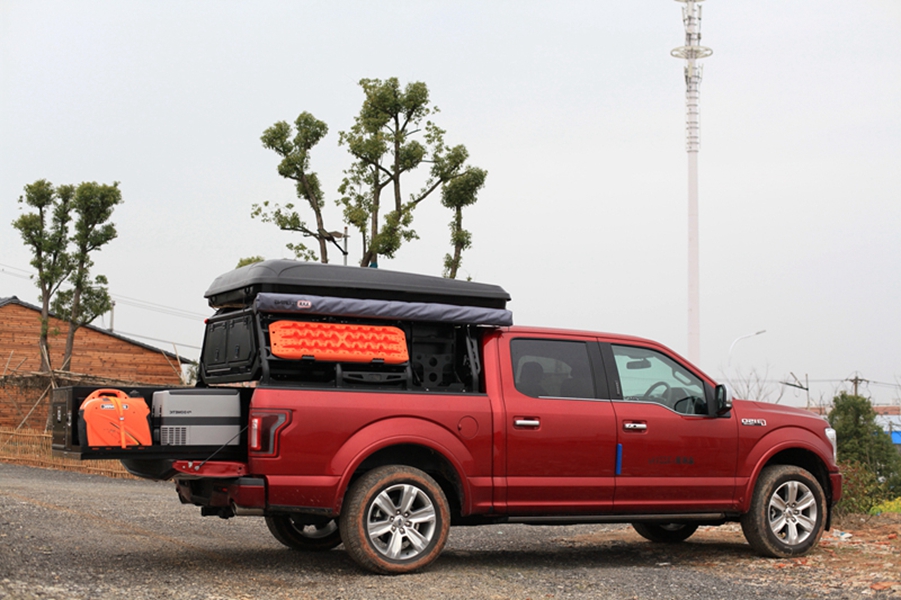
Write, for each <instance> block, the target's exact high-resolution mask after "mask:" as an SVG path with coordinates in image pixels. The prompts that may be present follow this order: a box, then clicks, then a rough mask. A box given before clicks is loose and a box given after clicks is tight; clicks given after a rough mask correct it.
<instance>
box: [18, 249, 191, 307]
mask: <svg viewBox="0 0 901 600" xmlns="http://www.w3.org/2000/svg"><path fill="white" fill-rule="evenodd" d="M0 267H3V268H0V273H4V274H6V275H10V276H12V277H18V278H19V279H33V278H34V274H33V273H32V272H31V271H28V270H26V269H20V268H19V267H14V266H12V265H7V264H4V263H0ZM6 269H12V270H13V271H19V273H10V272H8V271H7V270H6ZM20 273H21V274H20ZM110 298H112V299H113V300H115V301H116V302H120V303H122V304H125V305H127V306H133V307H135V308H142V309H144V310H149V311H153V312H158V313H161V314H164V315H169V316H170V317H181V318H183V319H192V320H203V319H206V318H207V317H208V316H209V315H205V314H202V313H197V312H192V311H190V310H184V309H181V308H176V307H174V306H166V305H164V304H157V303H155V302H148V301H146V300H140V299H138V298H129V297H128V296H121V295H119V294H110Z"/></svg>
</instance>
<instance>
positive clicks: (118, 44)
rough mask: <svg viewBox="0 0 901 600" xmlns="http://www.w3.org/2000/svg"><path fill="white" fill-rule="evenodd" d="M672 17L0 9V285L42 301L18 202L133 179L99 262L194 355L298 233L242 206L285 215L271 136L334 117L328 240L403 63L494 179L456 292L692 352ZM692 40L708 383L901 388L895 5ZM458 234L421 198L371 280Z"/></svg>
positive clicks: (735, 12) (498, 6)
mask: <svg viewBox="0 0 901 600" xmlns="http://www.w3.org/2000/svg"><path fill="white" fill-rule="evenodd" d="M681 6H682V4H680V3H678V2H674V1H672V0H629V1H628V2H607V1H601V2H598V1H578V2H576V1H557V2H554V3H550V2H538V1H534V2H533V1H523V0H517V1H515V2H513V1H510V2H503V1H495V2H484V1H477V2H470V1H461V0H455V1H454V2H438V1H423V0H415V1H413V0H411V1H408V2H401V1H383V2H364V1H362V0H360V1H353V2H351V1H348V2H342V1H337V0H336V1H328V2H299V1H298V2H287V1H285V2H276V1H270V2H266V1H262V2H261V1H255V2H250V1H247V2H238V1H215V2H213V1H209V2H204V1H193V2H181V1H179V2H174V1H154V2H149V1H147V2H138V1H134V2H119V1H107V2H102V1H97V2H87V1H71V0H66V1H60V2H46V1H42V0H27V1H18V0H0V297H4V296H11V295H16V296H19V297H20V298H21V299H23V300H26V301H29V302H36V301H37V289H36V288H35V287H34V285H33V283H32V282H30V281H29V280H28V279H27V274H28V273H29V272H31V267H30V266H29V260H30V255H29V253H28V251H27V250H26V248H25V247H24V246H23V244H22V241H21V239H20V237H19V234H18V232H17V231H16V230H15V229H13V228H12V226H11V225H10V223H11V222H12V221H13V220H14V219H15V218H17V216H18V215H19V214H21V213H20V210H19V205H18V204H17V202H16V200H17V199H18V197H19V196H20V195H21V194H22V188H23V186H25V185H26V184H28V183H31V182H33V181H35V180H37V179H41V178H46V179H48V180H50V181H51V182H53V183H54V184H63V183H78V182H81V181H98V182H101V183H112V182H113V181H119V182H121V183H120V185H121V189H122V194H123V199H124V203H123V204H122V205H121V206H120V207H118V208H117V209H116V212H115V215H114V218H113V221H114V222H115V223H116V226H117V228H118V231H119V237H118V239H116V240H115V241H114V242H112V243H111V244H110V245H109V246H108V247H106V248H104V249H103V251H102V252H101V253H100V254H99V255H98V256H97V257H96V268H95V272H96V273H103V274H105V275H106V276H107V277H108V278H109V280H110V288H111V292H112V294H113V296H114V298H116V299H117V307H116V313H115V329H116V330H117V331H120V332H124V333H130V334H134V335H140V336H143V337H142V338H140V339H141V340H142V341H145V342H148V343H153V344H155V345H158V346H160V347H163V348H166V349H171V348H172V345H171V342H177V343H178V344H180V345H179V346H178V349H179V352H181V353H182V354H185V355H187V356H190V357H196V355H197V353H198V351H197V350H196V349H195V348H192V346H194V347H196V346H199V345H200V341H201V339H202V335H203V323H202V317H203V315H208V314H210V311H209V309H208V308H207V306H206V303H205V300H204V298H203V293H204V291H205V290H206V289H207V287H208V286H209V284H210V282H211V281H212V280H213V278H214V277H216V276H217V275H219V274H221V273H223V272H225V271H228V270H230V269H232V268H233V267H234V266H235V263H236V262H237V260H238V259H239V258H241V257H244V256H249V255H263V256H265V257H267V258H279V257H289V256H290V252H289V251H288V250H286V249H285V244H286V243H288V242H290V241H292V240H294V241H297V240H296V238H293V237H292V236H291V235H289V234H287V233H283V232H279V231H277V230H276V229H275V228H274V227H273V226H272V225H267V224H263V223H260V222H259V221H255V220H252V219H251V217H250V210H251V205H252V204H254V203H258V202H262V201H265V200H270V201H274V202H281V203H285V202H290V201H292V200H293V199H294V188H293V186H292V185H291V183H290V182H288V181H287V180H284V179H282V178H281V177H279V176H278V173H277V172H276V165H277V163H278V158H277V156H276V155H275V154H274V153H273V152H271V151H269V150H266V149H264V148H263V147H262V145H261V143H260V135H261V134H262V132H263V130H264V129H266V128H267V127H269V126H270V125H272V124H273V123H274V122H276V121H279V120H286V121H289V122H291V121H293V120H294V119H295V118H296V117H297V115H298V114H299V113H300V112H302V111H309V112H311V113H313V114H314V115H315V116H316V117H317V118H319V119H321V120H323V121H325V122H326V123H327V124H328V125H329V134H328V136H327V137H326V138H325V139H324V140H323V141H322V142H321V143H320V144H319V146H317V147H316V149H315V150H314V153H313V157H312V168H313V169H314V170H315V171H317V172H318V173H319V175H320V178H321V180H322V182H323V187H324V189H325V190H326V192H327V195H328V197H329V199H330V201H329V208H328V210H329V213H328V228H329V229H340V228H341V227H343V224H342V223H341V221H340V212H339V211H338V209H337V208H335V207H334V206H333V204H332V202H331V199H334V198H335V197H337V195H338V194H337V191H336V188H337V186H338V184H339V183H340V179H341V176H342V170H343V169H344V168H346V167H347V166H348V165H349V162H350V161H349V157H348V155H347V153H346V150H345V149H344V148H341V147H339V146H338V144H337V139H338V132H339V131H342V130H346V129H348V128H349V127H350V126H351V124H352V122H353V117H354V115H355V114H356V112H357V111H358V110H359V107H360V103H361V101H362V93H361V91H360V88H359V86H358V85H357V82H358V81H359V80H360V79H362V78H380V79H386V78H389V77H398V78H399V79H400V80H401V82H402V83H407V82H410V81H424V82H426V83H427V84H428V86H429V90H430V93H431V98H432V100H433V102H434V103H435V104H436V105H438V106H439V107H440V108H441V113H440V114H439V115H437V117H436V121H437V123H438V124H439V125H440V126H442V127H443V128H444V129H446V130H447V136H446V139H447V141H448V142H449V143H451V144H458V143H462V144H465V145H466V146H467V148H468V149H469V152H470V156H471V162H472V164H474V165H477V166H480V167H482V168H484V169H487V171H488V180H487V184H486V186H485V188H484V190H483V191H482V192H481V194H480V196H479V201H478V203H477V204H476V205H475V206H474V207H472V208H470V209H468V211H467V212H466V213H465V217H464V224H465V226H466V227H467V228H468V229H469V230H470V231H471V232H472V235H473V248H472V250H470V251H469V252H467V253H466V254H465V255H464V263H463V274H464V276H467V275H468V276H471V277H472V278H473V279H474V280H476V281H482V282H488V283H496V284H499V285H501V286H503V287H504V288H506V289H507V290H508V291H509V292H510V294H511V295H512V297H513V301H512V302H511V304H510V308H511V309H512V310H513V313H514V319H515V321H516V322H517V323H519V324H528V325H546V326H555V327H567V328H575V329H589V330H596V331H612V332H619V333H628V334H633V335H640V336H644V337H649V338H653V339H657V340H659V341H661V342H663V343H664V344H666V345H668V346H670V347H671V348H673V349H674V350H675V351H677V352H679V353H682V354H684V353H685V352H686V351H687V316H686V311H687V284H686V279H687V269H688V267H687V159H686V153H685V142H684V136H685V134H684V121H685V116H684V115H685V108H684V93H685V84H684V79H683V73H682V68H683V64H684V63H683V61H680V60H677V59H674V58H672V57H671V56H670V50H671V49H672V48H674V47H676V46H680V45H682V44H683V43H684V30H683V26H682V20H681V12H680V9H681ZM701 30H702V35H703V39H702V43H703V44H704V45H706V46H709V47H711V48H713V51H714V53H713V56H711V57H710V58H708V59H706V60H704V61H703V62H704V79H703V82H702V84H701V153H700V158H699V165H700V169H699V181H700V186H699V187H700V227H701V238H700V240H701V241H700V244H701V259H700V267H701V361H700V367H701V368H702V369H703V370H705V371H706V372H707V373H708V374H710V375H711V376H713V377H714V378H717V379H719V380H724V379H726V378H727V377H732V378H736V377H742V376H745V377H746V376H747V375H748V374H750V373H752V372H756V373H757V374H759V375H762V376H765V378H766V379H767V380H769V381H771V384H770V387H771V388H772V391H773V394H774V395H778V393H779V392H778V390H779V389H781V388H782V386H780V385H779V383H778V382H779V381H786V380H788V379H787V378H790V377H791V375H790V373H794V374H795V375H796V376H798V377H799V378H800V379H801V380H803V379H804V378H805V375H806V376H808V377H809V379H810V380H811V396H812V399H813V400H814V401H818V400H820V399H821V398H823V399H827V400H828V399H830V398H831V397H832V395H833V394H834V393H835V392H836V390H838V389H848V387H849V384H847V383H842V381H843V380H845V379H847V378H849V377H852V376H854V375H855V374H857V375H859V376H860V377H862V378H864V379H867V380H869V381H870V382H871V383H869V384H863V387H862V388H861V390H862V391H863V393H865V394H867V395H870V396H871V397H872V398H873V399H874V400H875V401H877V402H879V403H889V402H899V398H901V385H899V384H901V317H899V306H901V2H898V1H897V0H864V1H862V2H854V3H849V2H839V1H838V0H793V1H792V2H784V1H776V0H758V1H755V2H735V1H729V2H726V1H724V0H708V1H707V2H704V3H703V21H702V29H701ZM410 191H413V189H412V188H411V189H410ZM449 220H450V213H449V212H448V211H446V209H443V208H441V207H440V206H439V205H438V203H437V198H435V200H434V201H433V202H432V203H431V204H430V205H428V206H423V207H422V208H421V209H420V210H419V212H418V213H417V216H416V222H415V224H416V230H417V231H418V232H419V234H420V236H421V238H422V239H421V240H420V241H418V242H413V243H411V244H409V245H407V246H405V247H404V248H403V249H402V250H401V251H400V252H399V253H398V255H397V257H396V258H395V259H394V260H390V261H389V260H382V261H381V266H382V267H383V268H390V269H394V270H402V271H413V272H419V273H430V274H436V275H437V274H440V273H441V268H442V258H443V256H444V254H445V253H446V252H447V251H448V249H449V243H448V229H447V223H448V221H449ZM350 251H351V255H352V256H357V255H358V254H359V245H358V241H357V240H356V239H352V240H351V244H350ZM333 260H334V257H333ZM136 301H141V302H149V303H154V304H156V305H160V306H163V307H172V308H176V309H179V310H181V311H187V312H188V313H190V314H189V315H188V318H185V317H182V316H173V315H170V314H166V313H165V312H161V311H160V310H147V309H145V308H140V307H138V306H136V305H137V304H139V302H136ZM192 315H193V316H192ZM97 324H98V325H108V324H109V317H108V316H105V317H104V318H103V320H102V321H98V322H97ZM759 330H766V333H765V334H762V335H758V336H755V337H752V338H747V339H741V340H740V341H738V342H736V343H735V344H734V347H733V342H735V340H736V339H738V338H739V337H740V336H744V335H747V334H750V333H754V332H756V331H759ZM154 339H155V340H165V341H163V342H157V341H152V340H154ZM730 347H732V352H731V355H730V352H729V350H730ZM784 389H785V390H787V391H786V393H785V395H784V397H783V399H782V402H783V403H792V404H799V403H800V404H803V403H804V402H805V401H806V394H804V393H803V392H800V391H798V390H793V389H791V388H784Z"/></svg>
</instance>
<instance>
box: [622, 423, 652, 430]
mask: <svg viewBox="0 0 901 600" xmlns="http://www.w3.org/2000/svg"><path fill="white" fill-rule="evenodd" d="M647 428H648V424H647V423H623V429H625V430H626V431H644V430H646V429H647Z"/></svg>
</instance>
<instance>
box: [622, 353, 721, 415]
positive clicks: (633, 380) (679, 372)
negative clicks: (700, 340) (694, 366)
mask: <svg viewBox="0 0 901 600" xmlns="http://www.w3.org/2000/svg"><path fill="white" fill-rule="evenodd" d="M613 356H614V357H615V358H616V370H617V371H619V380H620V383H621V385H622V391H623V400H627V401H636V402H656V403H657V404H662V405H664V406H666V407H668V408H671V409H673V410H674V411H676V412H678V413H682V414H686V415H706V414H707V401H706V400H705V398H704V384H703V382H702V381H701V380H700V379H698V378H697V377H696V376H695V375H693V374H692V373H691V372H689V371H688V370H687V369H686V368H685V367H683V366H682V365H680V364H679V363H677V362H676V361H674V360H672V359H671V358H669V357H668V356H665V355H663V354H661V353H659V352H655V351H653V350H648V349H647V348H636V347H633V346H613Z"/></svg>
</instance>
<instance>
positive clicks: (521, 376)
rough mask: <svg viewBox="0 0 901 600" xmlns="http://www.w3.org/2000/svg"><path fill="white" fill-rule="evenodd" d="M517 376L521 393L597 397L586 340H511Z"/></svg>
mask: <svg viewBox="0 0 901 600" xmlns="http://www.w3.org/2000/svg"><path fill="white" fill-rule="evenodd" d="M510 354H511V355H512V357H513V379H514V382H515V384H516V389H517V390H519V391H520V392H521V393H523V394H525V395H527V396H532V397H534V398H538V397H541V396H554V397H560V398H594V397H595V393H594V378H593V377H592V374H591V363H590V362H589V360H588V345H587V344H586V343H585V342H573V341H562V340H526V339H516V340H513V341H511V342H510Z"/></svg>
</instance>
